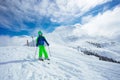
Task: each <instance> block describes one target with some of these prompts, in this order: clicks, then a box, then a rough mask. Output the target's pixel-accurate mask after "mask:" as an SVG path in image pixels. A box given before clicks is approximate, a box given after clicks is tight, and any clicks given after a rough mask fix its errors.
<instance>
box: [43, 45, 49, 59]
mask: <svg viewBox="0 0 120 80" xmlns="http://www.w3.org/2000/svg"><path fill="white" fill-rule="evenodd" d="M43 53H44V56H45V59H48V53H47V51H46V49H45V46H43Z"/></svg>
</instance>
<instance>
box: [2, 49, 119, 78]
mask: <svg viewBox="0 0 120 80" xmlns="http://www.w3.org/2000/svg"><path fill="white" fill-rule="evenodd" d="M53 48H54V49H55V47H53ZM58 48H59V47H56V49H55V50H57V51H54V50H52V51H51V53H52V57H50V59H51V60H50V64H48V62H47V61H44V62H42V61H39V60H36V59H34V57H33V56H34V53H35V48H33V47H1V48H0V56H1V59H0V80H120V73H119V72H120V65H119V64H115V63H110V62H105V61H99V60H98V59H97V58H95V57H92V56H86V55H84V54H80V53H79V54H78V53H77V52H76V51H75V50H74V49H69V48H64V49H61V50H59V49H60V48H59V49H58ZM6 49H7V50H6ZM65 50H69V51H68V53H69V54H68V53H63V52H64V51H65ZM60 52H62V53H60Z"/></svg>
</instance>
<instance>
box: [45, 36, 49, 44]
mask: <svg viewBox="0 0 120 80" xmlns="http://www.w3.org/2000/svg"><path fill="white" fill-rule="evenodd" d="M44 41H45V43H46V44H47V45H48V46H49V43H48V42H47V40H46V39H45V37H44Z"/></svg>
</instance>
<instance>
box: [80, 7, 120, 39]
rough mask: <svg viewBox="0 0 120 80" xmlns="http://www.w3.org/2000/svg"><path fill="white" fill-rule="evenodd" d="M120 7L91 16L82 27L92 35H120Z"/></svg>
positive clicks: (110, 36)
mask: <svg viewBox="0 0 120 80" xmlns="http://www.w3.org/2000/svg"><path fill="white" fill-rule="evenodd" d="M119 13H120V7H119V6H118V7H116V8H115V9H113V10H109V11H106V12H104V13H103V14H98V15H97V16H95V17H91V19H90V20H89V22H88V23H86V24H84V25H83V26H82V29H83V30H84V31H85V32H87V33H88V35H90V36H105V37H108V38H114V37H117V36H120V33H119V32H120V14H119Z"/></svg>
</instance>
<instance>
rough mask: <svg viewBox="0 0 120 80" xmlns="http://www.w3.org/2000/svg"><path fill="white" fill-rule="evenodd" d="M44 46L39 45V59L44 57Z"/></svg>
mask: <svg viewBox="0 0 120 80" xmlns="http://www.w3.org/2000/svg"><path fill="white" fill-rule="evenodd" d="M42 51H43V49H42V46H39V59H42Z"/></svg>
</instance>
